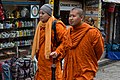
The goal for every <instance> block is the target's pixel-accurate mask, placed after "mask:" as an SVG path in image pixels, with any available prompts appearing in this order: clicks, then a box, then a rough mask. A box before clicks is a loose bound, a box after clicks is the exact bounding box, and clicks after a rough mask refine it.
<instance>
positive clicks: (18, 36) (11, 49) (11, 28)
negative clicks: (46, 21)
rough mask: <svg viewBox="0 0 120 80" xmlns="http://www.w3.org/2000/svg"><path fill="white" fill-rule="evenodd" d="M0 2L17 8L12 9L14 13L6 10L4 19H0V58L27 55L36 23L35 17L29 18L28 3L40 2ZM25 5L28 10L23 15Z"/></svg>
mask: <svg viewBox="0 0 120 80" xmlns="http://www.w3.org/2000/svg"><path fill="white" fill-rule="evenodd" d="M2 3H3V5H7V6H10V5H11V6H12V7H13V5H15V7H16V5H17V6H18V8H19V9H17V10H18V11H15V10H14V11H15V13H12V12H13V11H12V10H6V11H5V12H6V19H5V20H0V60H2V59H7V58H10V57H11V56H13V55H14V56H17V57H21V56H26V55H29V54H30V51H31V44H32V41H33V37H34V32H35V23H36V22H35V19H33V18H30V5H35V4H40V2H15V1H2ZM8 4H9V5H8ZM25 7H26V8H27V9H28V10H29V13H27V16H24V13H23V12H24V11H23V12H22V10H23V8H25ZM7 8H8V7H7ZM7 11H12V12H7ZM18 12H19V15H18ZM16 13H17V15H16Z"/></svg>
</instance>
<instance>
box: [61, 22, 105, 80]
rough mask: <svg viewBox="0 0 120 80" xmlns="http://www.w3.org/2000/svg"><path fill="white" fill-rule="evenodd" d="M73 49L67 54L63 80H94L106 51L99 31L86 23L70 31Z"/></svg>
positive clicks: (71, 28)
mask: <svg viewBox="0 0 120 80" xmlns="http://www.w3.org/2000/svg"><path fill="white" fill-rule="evenodd" d="M68 32H69V33H70V36H71V40H72V48H71V49H70V50H69V51H67V52H66V56H65V60H64V69H63V80H92V79H93V78H94V76H95V73H96V72H97V70H98V63H97V61H98V60H99V59H100V57H101V55H102V53H103V51H104V41H103V38H102V35H101V33H100V31H99V30H98V29H96V28H95V27H92V26H90V25H88V24H86V23H83V24H82V25H80V26H79V27H76V28H73V27H70V28H69V29H68Z"/></svg>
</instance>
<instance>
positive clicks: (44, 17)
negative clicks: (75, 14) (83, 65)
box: [39, 10, 50, 23]
mask: <svg viewBox="0 0 120 80" xmlns="http://www.w3.org/2000/svg"><path fill="white" fill-rule="evenodd" d="M39 13H40V21H42V22H43V23H45V22H47V21H48V19H49V18H50V16H49V15H48V14H47V13H46V12H44V11H43V10H40V12H39Z"/></svg>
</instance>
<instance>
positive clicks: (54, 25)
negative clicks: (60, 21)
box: [52, 20, 57, 43]
mask: <svg viewBox="0 0 120 80" xmlns="http://www.w3.org/2000/svg"><path fill="white" fill-rule="evenodd" d="M56 23H57V20H54V21H53V22H52V29H53V30H54V42H56V43H57V35H56Z"/></svg>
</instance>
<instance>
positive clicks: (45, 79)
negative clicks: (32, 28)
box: [35, 21, 70, 80]
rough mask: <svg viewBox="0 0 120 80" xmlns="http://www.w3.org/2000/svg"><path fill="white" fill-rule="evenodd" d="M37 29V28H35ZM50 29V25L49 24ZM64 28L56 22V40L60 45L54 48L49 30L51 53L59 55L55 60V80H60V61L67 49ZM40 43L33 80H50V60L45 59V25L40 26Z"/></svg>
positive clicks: (66, 36) (67, 44) (52, 34)
mask: <svg viewBox="0 0 120 80" xmlns="http://www.w3.org/2000/svg"><path fill="white" fill-rule="evenodd" d="M37 29H38V28H37ZM51 29H52V23H51ZM66 32H67V31H66V26H65V25H64V24H63V23H62V22H61V21H58V22H57V23H56V35H57V40H58V42H60V43H61V44H60V45H59V46H58V47H57V48H56V45H55V43H54V31H53V29H52V30H51V52H53V51H56V52H57V54H58V55H60V56H59V57H58V58H57V60H56V72H55V73H56V74H55V75H56V80H62V70H61V66H60V59H61V58H62V55H63V54H64V52H65V50H67V49H69V47H70V46H69V40H70V39H68V35H67V33H66ZM39 37H40V40H39V41H40V42H39V52H38V54H37V57H38V70H37V71H36V75H35V80H51V76H52V70H51V66H52V58H51V57H50V58H49V59H46V58H45V25H43V26H40V35H39Z"/></svg>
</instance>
